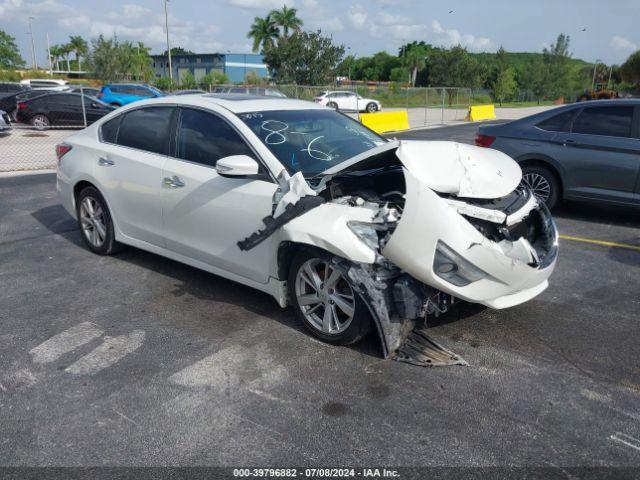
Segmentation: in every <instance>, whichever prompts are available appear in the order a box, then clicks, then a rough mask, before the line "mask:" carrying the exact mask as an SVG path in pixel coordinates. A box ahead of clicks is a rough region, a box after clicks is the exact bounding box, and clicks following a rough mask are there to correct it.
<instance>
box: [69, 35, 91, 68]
mask: <svg viewBox="0 0 640 480" xmlns="http://www.w3.org/2000/svg"><path fill="white" fill-rule="evenodd" d="M69 47H70V49H71V50H72V51H73V52H75V54H76V62H78V71H80V70H82V63H81V62H80V57H81V56H82V57H84V56H85V55H86V54H87V52H88V50H89V45H88V44H87V42H86V40H85V39H84V38H82V37H81V36H80V35H74V36H70V37H69Z"/></svg>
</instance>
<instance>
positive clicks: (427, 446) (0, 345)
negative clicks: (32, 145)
mask: <svg viewBox="0 0 640 480" xmlns="http://www.w3.org/2000/svg"><path fill="white" fill-rule="evenodd" d="M475 128H476V127H475V126H473V125H463V126H455V127H446V128H441V129H433V130H424V131H419V132H410V133H407V134H405V136H407V137H412V138H415V137H419V138H432V139H456V140H459V141H467V142H471V141H472V139H473V135H474V133H475ZM555 214H556V219H557V223H558V226H559V229H560V231H561V233H562V234H565V235H570V236H575V237H586V238H590V239H597V240H605V241H614V242H619V243H623V244H627V245H629V247H633V246H640V218H639V216H638V214H637V212H634V211H629V210H612V209H604V208H598V207H593V206H585V205H580V204H575V205H573V204H572V205H566V206H563V207H561V208H560V209H558V211H557V212H555ZM639 272H640V251H638V250H634V249H633V248H608V247H605V246H599V245H593V244H589V243H584V242H577V241H562V243H561V253H560V259H559V262H558V266H557V269H556V272H555V274H554V275H553V276H552V278H551V285H550V287H549V289H548V290H546V291H545V292H544V293H543V294H541V295H540V296H539V297H537V298H536V299H534V300H533V301H531V302H529V303H527V304H524V305H521V306H518V307H515V308H511V309H508V310H503V311H490V310H484V311H478V309H476V308H473V307H470V306H464V305H461V306H459V307H458V309H456V310H455V311H454V312H452V313H451V314H449V315H447V316H446V317H442V318H440V319H438V321H437V322H433V325H432V328H431V335H432V337H433V338H434V339H436V340H438V341H439V342H440V343H442V344H443V345H445V346H447V347H449V348H451V349H452V350H453V351H455V352H456V353H458V354H459V355H461V356H462V357H463V358H465V360H467V362H468V363H469V366H467V367H460V366H456V367H444V368H432V369H424V368H419V367H414V366H410V365H407V364H403V363H398V362H394V361H391V360H383V359H382V358H381V352H380V349H379V348H378V345H377V344H376V342H375V339H374V338H369V339H367V340H365V341H364V342H363V343H361V344H358V345H356V346H354V347H352V348H344V347H333V346H329V345H325V344H323V343H320V342H318V341H316V340H314V339H312V338H311V337H310V336H309V335H307V333H306V332H305V331H304V330H303V329H302V326H301V325H299V324H298V323H297V321H296V319H295V318H294V315H293V313H292V312H291V311H289V310H282V309H280V308H279V307H278V306H277V304H276V303H275V301H274V300H273V299H272V298H271V297H269V296H267V295H266V294H262V293H260V292H257V291H253V290H251V289H249V288H247V287H244V286H241V285H238V284H235V283H232V282H230V281H227V280H223V279H221V278H218V277H215V276H213V275H210V274H208V273H205V272H202V271H198V270H196V269H193V268H191V267H187V266H184V265H181V264H179V263H176V262H173V261H170V260H166V259H164V258H161V257H158V256H156V255H153V254H150V253H146V252H143V251H140V250H136V249H133V248H129V249H127V250H125V251H124V252H122V253H121V254H119V255H117V256H114V257H98V256H95V255H93V254H92V253H90V252H89V251H88V250H87V249H86V248H85V247H84V246H83V244H82V240H81V237H80V233H79V231H78V229H77V227H76V224H75V222H74V221H73V220H72V219H71V218H70V217H69V216H68V215H67V214H66V213H65V211H64V210H63V209H62V207H61V206H60V205H59V204H58V201H57V199H56V193H55V177H54V175H51V174H43V175H31V176H20V177H12V178H2V179H0V285H2V289H1V290H0V304H1V305H2V308H0V325H1V326H2V328H1V330H0V410H1V411H2V412H3V415H2V416H1V417H0V463H1V464H2V465H5V466H7V465H11V466H19V465H31V466H33V465H58V466H61V465H64V466H86V465H188V466H196V465H198V466H202V465H224V466H240V465H242V466H246V465H252V466H283V467H286V466H311V465H323V466H344V465H360V466H372V465H373V466H378V465H389V466H539V467H574V466H599V467H602V466H618V467H625V466H627V467H629V466H631V467H638V466H640V364H639V363H638V358H640V333H639V332H640V325H639V320H640V314H639V313H638V312H639V311H640V275H639V274H638V273H639Z"/></svg>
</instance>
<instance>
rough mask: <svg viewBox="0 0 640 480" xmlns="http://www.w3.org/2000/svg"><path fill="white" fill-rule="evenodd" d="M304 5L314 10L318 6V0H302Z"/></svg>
mask: <svg viewBox="0 0 640 480" xmlns="http://www.w3.org/2000/svg"><path fill="white" fill-rule="evenodd" d="M302 5H303V6H304V7H306V8H309V9H312V10H313V9H316V8H318V0H302Z"/></svg>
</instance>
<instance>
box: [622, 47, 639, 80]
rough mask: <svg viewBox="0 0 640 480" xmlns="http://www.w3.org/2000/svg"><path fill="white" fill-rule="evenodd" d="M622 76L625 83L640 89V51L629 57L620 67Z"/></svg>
mask: <svg viewBox="0 0 640 480" xmlns="http://www.w3.org/2000/svg"><path fill="white" fill-rule="evenodd" d="M620 76H621V77H622V79H623V80H624V81H625V82H628V83H632V84H634V85H636V86H638V87H640V50H638V51H636V52H634V53H632V54H631V55H629V58H627V60H626V61H625V62H624V63H623V64H622V65H621V66H620Z"/></svg>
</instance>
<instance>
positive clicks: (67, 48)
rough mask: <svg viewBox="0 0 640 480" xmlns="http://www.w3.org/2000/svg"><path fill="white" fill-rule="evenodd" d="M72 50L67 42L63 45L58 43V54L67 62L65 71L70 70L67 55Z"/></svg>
mask: <svg viewBox="0 0 640 480" xmlns="http://www.w3.org/2000/svg"><path fill="white" fill-rule="evenodd" d="M72 51H73V47H72V46H71V45H69V44H68V43H65V44H64V45H60V54H61V55H62V58H63V59H64V61H65V62H67V72H69V71H71V64H70V63H69V62H70V60H69V55H70V54H71V52H72Z"/></svg>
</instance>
